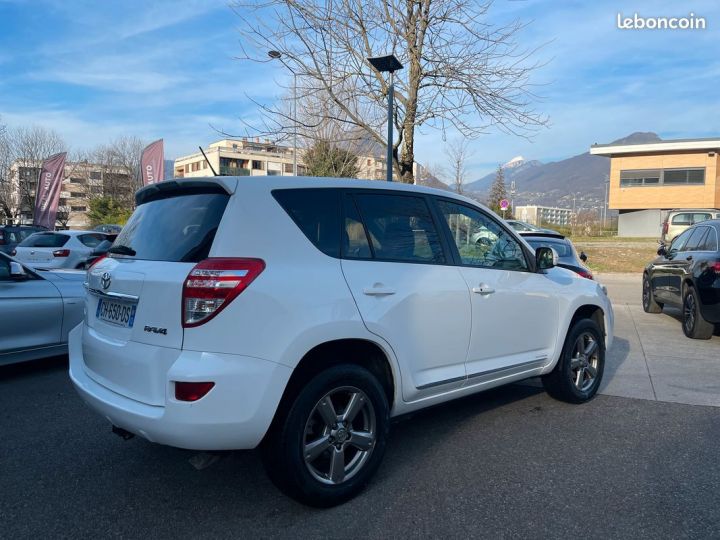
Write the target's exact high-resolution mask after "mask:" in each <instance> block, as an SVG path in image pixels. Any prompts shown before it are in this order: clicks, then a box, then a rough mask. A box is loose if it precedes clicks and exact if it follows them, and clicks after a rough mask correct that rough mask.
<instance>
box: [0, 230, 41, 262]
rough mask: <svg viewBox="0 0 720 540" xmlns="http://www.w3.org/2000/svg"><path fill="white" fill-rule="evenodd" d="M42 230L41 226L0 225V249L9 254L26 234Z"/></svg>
mask: <svg viewBox="0 0 720 540" xmlns="http://www.w3.org/2000/svg"><path fill="white" fill-rule="evenodd" d="M44 230H45V229H43V228H42V227H29V226H25V225H0V251H2V252H3V253H7V254H8V255H9V254H10V253H12V250H13V249H15V246H17V245H18V244H19V243H20V242H22V241H23V240H25V239H26V238H27V237H28V236H30V235H31V234H33V233H36V232H40V231H44Z"/></svg>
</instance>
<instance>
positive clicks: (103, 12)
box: [0, 0, 720, 179]
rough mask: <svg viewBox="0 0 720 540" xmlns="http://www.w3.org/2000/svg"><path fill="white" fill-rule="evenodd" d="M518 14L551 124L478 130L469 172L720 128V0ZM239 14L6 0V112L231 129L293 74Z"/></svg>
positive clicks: (78, 0)
mask: <svg viewBox="0 0 720 540" xmlns="http://www.w3.org/2000/svg"><path fill="white" fill-rule="evenodd" d="M635 12H637V13H639V14H640V15H642V16H645V17H650V16H653V17H657V16H687V14H688V13H690V12H693V13H694V14H695V15H696V16H701V17H704V18H705V19H706V21H707V29H705V30H696V31H690V30H686V31H680V30H662V31H657V30H655V31H648V30H644V31H640V30H619V29H617V27H616V17H617V14H618V13H622V14H623V15H626V16H632V15H633V14H634V13H635ZM513 18H519V19H521V20H524V21H528V22H530V24H529V26H528V27H527V29H526V30H525V31H524V32H523V34H522V35H521V40H520V41H521V44H522V45H523V46H526V47H536V46H542V47H541V49H540V51H539V52H538V53H537V56H536V58H537V60H539V61H540V62H544V63H545V65H544V66H543V67H542V68H540V69H539V70H538V71H537V72H536V74H535V77H534V81H535V82H536V83H538V84H540V85H541V86H540V87H539V89H538V93H539V94H540V95H541V96H542V99H541V100H540V101H539V102H538V103H537V109H538V110H539V111H541V112H544V113H545V114H547V115H548V117H549V120H550V123H549V125H548V127H547V128H544V129H542V130H541V131H539V132H538V133H537V134H536V135H534V136H533V137H532V139H531V140H526V139H523V138H518V137H514V136H509V135H504V134H501V133H498V132H492V131H491V132H489V133H488V134H487V135H484V136H482V137H480V138H478V139H475V140H473V141H472V143H471V150H472V152H473V154H472V158H471V160H470V163H469V169H470V173H471V174H470V179H475V178H477V177H479V176H481V175H482V174H485V173H486V172H489V171H491V170H492V169H494V168H495V167H496V166H497V164H498V163H502V162H505V161H507V160H509V159H510V158H512V157H514V156H516V155H518V154H521V155H523V156H525V157H526V158H527V159H540V160H542V161H550V160H555V159H563V158H565V157H569V156H571V155H574V154H577V153H580V152H583V151H585V150H587V148H588V146H589V145H590V144H592V143H594V142H600V143H603V142H610V141H612V140H613V139H616V138H619V137H622V136H624V135H627V134H629V133H631V132H633V131H655V132H657V133H658V134H660V136H661V137H663V138H686V137H712V136H720V99H719V98H718V95H719V94H720V55H718V52H720V3H719V2H717V1H716V0H706V1H691V2H684V3H680V2H677V1H657V0H656V1H652V2H651V1H644V0H636V1H633V2H628V1H622V2H612V1H611V2H606V1H603V2H590V1H572V0H496V2H495V5H494V6H493V7H492V9H491V11H490V16H489V19H490V20H491V21H499V22H502V21H507V20H510V19H513ZM237 24H239V20H238V19H237V17H235V15H234V14H233V13H232V11H231V10H230V9H229V8H228V6H227V3H226V2H220V1H214V0H205V1H203V0H187V1H183V0H176V1H165V0H163V1H152V0H146V1H144V2H141V1H136V0H123V1H121V2H110V1H88V0H35V1H29V0H28V1H23V0H0V121H2V122H3V123H6V124H9V125H13V126H14V125H21V124H35V125H43V126H45V127H48V128H52V129H55V130H57V131H58V132H60V133H61V135H63V137H64V138H65V139H66V141H67V142H68V143H69V145H70V146H71V147H72V148H90V147H92V146H95V145H96V144H99V143H105V142H108V141H110V140H111V139H112V138H114V137H116V136H118V135H124V134H131V135H137V136H139V137H141V138H143V139H145V140H148V141H150V140H153V139H156V138H160V137H162V138H164V139H165V145H166V146H165V148H166V150H165V152H166V157H167V158H174V157H176V156H178V155H182V154H183V153H188V152H192V151H194V150H195V149H196V148H197V146H198V145H199V144H202V145H206V144H207V143H208V142H210V141H212V140H215V139H218V138H220V135H219V134H218V133H217V131H215V130H214V129H213V127H214V128H219V129H222V130H225V131H227V132H231V133H241V132H244V130H245V127H244V126H245V123H250V124H253V123H254V121H255V119H256V118H257V116H258V112H257V111H256V108H255V105H254V104H253V103H252V100H251V99H250V98H252V99H258V100H261V101H262V100H265V101H268V100H272V99H274V98H279V97H280V96H281V95H282V94H283V93H284V92H285V90H284V89H283V88H282V86H283V85H285V86H287V83H288V80H287V74H286V73H284V72H283V71H282V70H281V69H280V67H279V66H277V65H274V64H272V63H268V64H262V65H258V64H251V63H244V62H241V61H239V60H236V59H235V58H234V56H236V55H238V54H239V34H238V32H237V28H236V25H237ZM248 96H249V97H248ZM448 137H449V138H452V137H453V134H448ZM443 144H444V143H443V135H442V134H441V133H439V132H437V131H433V130H430V129H422V130H421V133H420V134H419V136H418V141H417V146H416V148H417V150H416V152H417V154H416V155H418V156H423V158H424V159H421V160H420V161H424V162H426V164H428V163H429V164H438V165H441V164H442V162H443V160H444V155H443V153H442V147H443Z"/></svg>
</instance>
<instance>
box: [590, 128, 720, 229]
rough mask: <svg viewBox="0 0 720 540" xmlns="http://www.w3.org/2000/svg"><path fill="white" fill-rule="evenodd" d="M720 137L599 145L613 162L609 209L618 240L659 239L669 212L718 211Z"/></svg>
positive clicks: (601, 153) (598, 151)
mask: <svg viewBox="0 0 720 540" xmlns="http://www.w3.org/2000/svg"><path fill="white" fill-rule="evenodd" d="M719 152H720V138H711V139H682V140H673V141H660V142H653V143H642V144H621V145H613V144H595V145H593V146H591V147H590V153H591V154H594V155H597V156H607V157H609V158H610V190H609V204H608V207H609V208H610V209H613V210H618V211H619V213H620V215H619V217H618V235H619V236H636V237H639V236H645V237H657V236H659V235H660V232H661V228H662V222H663V221H664V219H665V217H666V215H667V211H669V210H672V209H674V208H688V209H691V208H720V177H719V176H718V175H719V174H720V168H719V167H718V165H720V163H719V162H718V155H719V154H718V153H719Z"/></svg>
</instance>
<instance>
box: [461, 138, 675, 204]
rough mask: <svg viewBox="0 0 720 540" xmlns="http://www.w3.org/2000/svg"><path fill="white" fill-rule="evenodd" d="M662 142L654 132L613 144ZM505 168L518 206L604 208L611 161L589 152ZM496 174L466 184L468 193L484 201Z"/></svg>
mask: <svg viewBox="0 0 720 540" xmlns="http://www.w3.org/2000/svg"><path fill="white" fill-rule="evenodd" d="M660 140H661V139H660V137H658V135H657V134H655V133H652V132H636V133H631V134H630V135H628V136H627V137H623V138H621V139H617V140H616V141H613V142H612V144H639V143H648V142H657V141H660ZM502 168H503V172H504V176H505V186H506V189H507V190H508V192H509V191H510V185H511V182H513V181H514V182H515V189H516V194H515V197H514V202H515V204H516V205H523V204H538V205H544V206H561V207H565V208H570V207H572V206H573V204H575V205H577V202H578V201H580V205H581V206H580V207H583V208H593V207H600V206H602V204H603V201H604V199H605V177H606V176H607V175H608V174H610V159H609V158H607V157H603V156H593V155H591V154H590V153H589V152H583V153H582V154H578V155H576V156H573V157H570V158H568V159H564V160H561V161H553V162H550V163H542V162H540V161H537V160H531V161H528V160H525V159H524V158H523V157H522V156H518V157H516V158H513V159H511V160H510V161H509V162H507V163H505V164H504V165H502ZM496 174H497V173H496V172H492V173H490V174H487V175H485V176H483V177H482V178H479V179H478V180H475V181H474V182H470V183H467V184H465V191H466V192H467V193H468V194H469V195H472V196H474V197H476V198H479V199H484V198H485V197H486V196H487V192H488V191H489V190H490V186H491V185H492V183H493V181H494V180H495V176H496Z"/></svg>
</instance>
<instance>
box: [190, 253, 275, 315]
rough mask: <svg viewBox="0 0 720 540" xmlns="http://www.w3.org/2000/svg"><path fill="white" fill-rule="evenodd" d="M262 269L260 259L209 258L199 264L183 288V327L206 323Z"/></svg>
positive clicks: (263, 265)
mask: <svg viewBox="0 0 720 540" xmlns="http://www.w3.org/2000/svg"><path fill="white" fill-rule="evenodd" d="M264 269H265V262H264V261H263V260H262V259H240V258H229V257H228V258H219V257H218V258H210V259H205V260H204V261H201V262H199V263H198V264H196V265H195V268H193V269H192V270H191V271H190V273H189V274H188V277H187V279H186V280H185V284H184V285H183V294H182V321H183V327H184V328H192V327H193V326H199V325H201V324H204V323H206V322H208V321H209V320H210V319H212V318H213V317H214V316H215V315H217V314H218V313H220V312H221V311H222V310H223V309H225V306H227V305H228V304H229V303H230V302H232V301H233V300H234V299H235V298H236V297H237V296H238V295H239V294H240V293H241V292H243V291H244V290H245V289H246V288H247V286H248V285H250V283H252V281H253V280H254V279H255V278H256V277H258V276H259V275H260V273H261V272H262V271H263V270H264Z"/></svg>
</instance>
